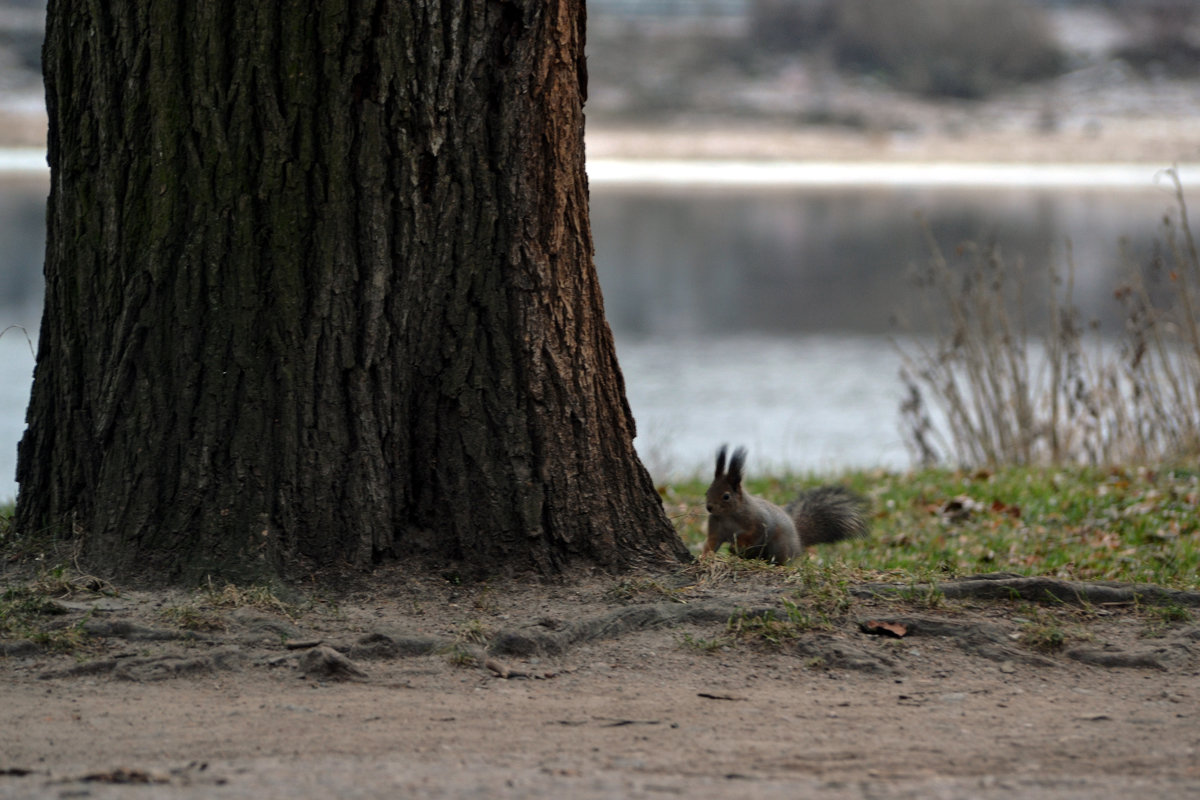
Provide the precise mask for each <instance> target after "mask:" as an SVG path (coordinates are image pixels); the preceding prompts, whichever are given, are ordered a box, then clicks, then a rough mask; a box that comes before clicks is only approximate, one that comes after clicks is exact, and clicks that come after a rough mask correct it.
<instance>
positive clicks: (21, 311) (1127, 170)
mask: <svg viewBox="0 0 1200 800" xmlns="http://www.w3.org/2000/svg"><path fill="white" fill-rule="evenodd" d="M39 158H40V156H39V155H38V154H28V153H25V154H21V153H17V154H15V155H14V154H13V153H8V154H5V153H0V176H2V177H0V252H3V253H4V254H5V257H4V259H3V261H2V263H0V328H4V327H7V326H9V325H22V326H24V327H25V328H26V329H28V331H29V333H30V337H31V338H32V337H34V336H35V333H36V327H37V318H38V314H39V313H40V302H41V263H42V257H43V239H44V235H45V233H44V232H45V223H44V199H45V193H46V188H45V187H46V183H47V180H46V175H45V173H44V159H43V160H42V161H40V162H39ZM589 173H590V175H591V183H592V228H593V237H594V240H595V246H596V266H597V270H598V272H599V275H600V281H601V284H602V286H603V289H604V294H605V305H606V313H607V315H608V319H609V322H610V324H611V325H612V327H613V330H614V333H615V335H616V338H617V346H618V354H619V357H620V360H621V365H622V369H623V371H624V373H625V380H626V387H627V391H628V395H629V401H630V405H631V406H632V408H633V412H634V416H635V418H636V420H637V424H638V432H639V435H638V440H637V445H638V450H639V452H640V453H641V455H642V458H643V460H645V461H646V463H647V465H648V466H649V467H650V469H651V471H652V472H653V473H654V474H655V476H656V477H658V478H667V477H672V476H678V475H690V474H695V473H699V472H703V473H707V471H708V470H709V469H710V468H711V462H712V459H713V454H714V452H715V450H716V448H717V447H718V446H719V445H720V444H721V443H723V442H729V443H731V444H743V445H746V446H747V447H749V448H750V451H751V452H750V462H749V469H750V471H751V473H760V472H762V471H765V470H767V469H771V470H785V469H786V470H794V471H820V472H831V471H837V470H841V469H846V468H851V467H871V466H880V467H886V468H891V469H902V468H904V467H906V466H907V465H908V464H909V456H908V453H907V452H906V450H905V447H904V443H903V439H902V436H901V433H900V429H899V426H898V410H899V404H900V401H901V399H902V396H903V391H902V386H901V384H900V382H899V379H898V371H899V358H898V356H897V354H896V352H895V350H894V348H893V346H892V343H891V337H892V336H894V335H896V334H898V333H903V332H906V331H912V332H914V333H916V334H921V333H924V332H927V331H928V329H929V327H930V325H929V322H930V317H929V315H928V313H927V312H925V311H923V310H922V309H921V308H920V307H919V305H918V304H917V302H916V298H917V294H916V290H915V289H914V288H913V282H912V275H911V269H912V267H913V266H914V265H917V264H922V263H926V262H927V261H928V259H929V257H930V245H929V243H928V241H927V237H926V233H925V231H924V229H923V225H924V226H927V228H928V231H929V232H930V234H931V235H932V237H933V239H934V240H935V241H936V242H937V245H938V246H939V247H940V248H941V249H942V250H943V251H944V252H945V253H946V254H947V255H948V256H950V257H951V258H953V257H954V254H955V253H956V252H958V251H959V250H960V247H961V245H962V244H963V243H965V242H976V243H980V244H985V245H986V244H994V245H996V246H997V247H998V248H999V252H1000V253H1002V254H1003V256H1004V258H1005V260H1006V261H1008V262H1011V263H1016V262H1018V261H1023V262H1024V263H1025V264H1026V266H1027V268H1029V269H1031V270H1033V271H1036V269H1037V268H1038V267H1041V266H1043V265H1045V264H1046V263H1049V262H1053V263H1055V264H1057V265H1059V266H1060V267H1061V266H1063V265H1064V264H1065V262H1066V252H1067V243H1068V242H1070V245H1071V250H1072V252H1073V256H1074V262H1075V265H1076V278H1075V285H1076V291H1075V300H1076V302H1077V304H1078V305H1079V306H1080V307H1081V308H1082V309H1083V311H1084V314H1085V315H1086V316H1087V317H1088V318H1089V319H1091V318H1095V319H1097V320H1099V321H1100V324H1101V326H1102V329H1104V326H1107V329H1108V330H1115V326H1116V325H1117V318H1116V317H1115V316H1114V311H1115V304H1114V302H1113V300H1112V290H1113V288H1114V287H1115V286H1116V285H1117V284H1118V283H1119V281H1120V277H1121V274H1122V263H1123V262H1122V248H1124V249H1125V250H1126V251H1127V252H1129V253H1132V254H1133V256H1134V257H1136V258H1144V257H1146V254H1148V253H1149V252H1150V249H1151V242H1152V241H1153V239H1154V237H1155V235H1156V233H1157V228H1158V224H1159V220H1160V219H1161V217H1162V216H1163V214H1164V213H1166V212H1168V211H1170V210H1171V209H1172V208H1173V197H1172V190H1171V188H1170V186H1169V184H1168V183H1167V182H1166V181H1164V180H1163V179H1162V178H1161V176H1158V175H1156V170H1154V169H1153V168H1149V167H1143V166H1130V165H1109V166H1088V165H1073V166H1055V165H1049V166H1038V167H1032V166H1016V167H1013V166H996V165H974V166H971V167H967V168H963V167H961V166H957V167H956V166H953V165H936V164H935V165H928V164H926V165H919V164H918V165H907V164H890V165H889V164H879V165H844V164H811V163H798V164H772V163H762V162H759V163H741V164H737V163H732V164H731V163H726V162H709V163H704V162H669V161H664V162H627V161H601V162H595V163H592V164H589ZM1193 175H1197V173H1196V172H1195V171H1194V169H1193V168H1190V167H1189V168H1188V169H1187V170H1185V172H1184V178H1185V185H1192V184H1193V183H1194V182H1193V181H1191V180H1190V178H1191V176H1193ZM1197 177H1200V175H1197ZM1189 196H1190V195H1189ZM918 215H920V218H921V219H923V220H924V222H921V221H919V220H918ZM1123 240H1124V241H1125V243H1124V244H1122V241H1123ZM1034 286H1035V289H1036V290H1035V291H1032V292H1031V293H1030V296H1031V297H1032V298H1033V299H1032V300H1031V306H1032V313H1034V314H1035V315H1036V314H1037V313H1038V312H1039V311H1040V310H1041V309H1043V308H1044V307H1045V303H1046V299H1045V292H1044V290H1043V289H1042V288H1041V287H1039V286H1038V285H1037V284H1036V282H1035V284H1034ZM897 318H901V319H905V320H907V322H906V324H904V325H899V326H898V324H897ZM30 350H31V342H29V341H28V340H27V339H26V337H25V334H24V332H23V331H22V330H19V329H9V330H8V332H7V333H5V335H4V336H2V337H0V499H4V498H9V499H11V497H12V496H13V495H14V494H15V491H16V486H15V483H14V480H13V474H14V471H15V461H16V457H15V456H16V442H17V441H18V440H19V438H20V436H21V432H22V430H23V428H24V408H25V404H26V402H27V400H28V393H29V384H30V380H31V376H32V369H33V356H32V354H31V352H30Z"/></svg>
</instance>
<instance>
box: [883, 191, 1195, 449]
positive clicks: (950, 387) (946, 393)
mask: <svg viewBox="0 0 1200 800" xmlns="http://www.w3.org/2000/svg"><path fill="white" fill-rule="evenodd" d="M1167 174H1168V175H1169V176H1170V178H1171V179H1172V180H1173V181H1174V185H1175V192H1176V205H1177V216H1176V217H1173V216H1172V215H1166V216H1165V217H1164V220H1163V226H1162V234H1161V239H1160V242H1159V247H1158V249H1157V252H1156V255H1155V256H1154V258H1153V259H1152V260H1151V262H1150V263H1149V264H1146V265H1137V264H1134V263H1133V262H1128V263H1129V266H1130V269H1129V276H1128V279H1127V280H1126V282H1125V283H1124V284H1123V285H1122V286H1120V287H1118V288H1117V289H1116V291H1115V296H1116V298H1117V300H1119V301H1120V302H1121V304H1122V308H1123V309H1124V312H1125V313H1124V318H1125V325H1124V330H1123V332H1122V335H1121V339H1120V341H1119V342H1117V343H1112V342H1105V341H1103V340H1101V339H1100V338H1099V337H1098V336H1096V337H1090V336H1087V335H1086V333H1087V332H1086V331H1085V327H1084V326H1083V325H1082V324H1081V321H1080V318H1079V312H1078V310H1077V309H1076V308H1075V307H1074V305H1073V304H1072V300H1071V295H1072V289H1073V277H1074V271H1075V264H1074V260H1073V258H1072V256H1071V254H1070V249H1069V248H1068V255H1067V269H1066V272H1065V274H1060V272H1059V270H1058V269H1057V268H1055V267H1054V266H1050V267H1048V268H1047V271H1046V274H1044V275H1030V274H1027V273H1026V271H1025V269H1024V265H1023V264H1022V263H1021V262H1019V261H1018V262H1016V263H1015V264H1010V263H1009V262H1008V261H1006V260H1005V259H1004V258H1003V257H1002V255H1001V253H1000V251H999V250H998V249H997V248H995V247H987V248H979V247H976V246H973V245H967V246H964V247H963V248H961V249H960V252H959V253H958V254H957V256H958V257H959V258H960V259H962V260H965V262H966V263H965V269H964V268H958V269H956V268H955V266H958V265H955V266H952V265H951V263H950V262H949V261H948V260H947V258H946V257H945V255H944V254H943V252H942V251H941V249H940V248H939V247H938V246H937V244H936V242H935V241H934V239H933V236H932V234H930V232H929V231H928V228H926V233H927V235H928V236H929V243H930V248H931V252H932V258H931V260H930V264H929V266H928V268H927V269H925V270H924V271H923V272H922V274H921V275H920V276H919V280H920V285H921V286H922V288H924V289H925V290H926V294H927V297H928V298H929V299H930V300H931V301H932V303H933V305H934V307H936V308H937V309H939V310H940V312H941V315H942V316H943V317H944V318H945V319H946V320H947V322H946V324H945V326H944V327H943V329H942V330H941V331H940V332H939V333H938V334H937V335H936V337H935V341H934V342H933V343H932V344H923V343H922V342H921V341H920V340H912V341H909V342H908V343H906V344H903V345H901V346H900V350H901V355H902V358H903V363H904V369H903V371H902V376H901V377H902V379H903V380H904V382H905V385H906V397H905V399H904V401H903V403H902V405H901V420H902V427H903V432H904V435H905V437H906V440H907V442H908V444H909V447H910V449H911V451H912V452H913V454H914V456H915V457H916V458H917V459H919V460H920V461H921V462H922V463H926V464H929V463H936V462H939V461H946V460H953V461H954V462H956V463H958V464H960V465H963V466H979V465H997V464H1046V463H1049V464H1063V463H1090V464H1118V463H1152V462H1159V461H1174V460H1179V459H1183V458H1187V457H1194V456H1196V455H1197V454H1200V256H1198V255H1197V248H1196V243H1195V240H1194V239H1193V237H1192V233H1191V229H1190V225H1189V222H1188V216H1187V204H1186V202H1185V200H1184V196H1183V188H1182V185H1181V184H1180V182H1179V178H1178V175H1177V174H1176V173H1175V172H1174V171H1173V170H1172V171H1168V173H1167ZM1037 280H1044V281H1045V283H1046V284H1047V287H1048V291H1047V292H1046V294H1047V296H1048V298H1049V308H1048V309H1047V311H1048V314H1047V317H1046V319H1047V322H1046V323H1045V325H1044V331H1043V332H1042V333H1041V334H1040V335H1035V334H1031V333H1030V325H1029V324H1028V314H1027V312H1028V309H1029V308H1030V306H1029V304H1028V303H1027V302H1026V297H1027V295H1030V294H1034V293H1030V292H1029V291H1028V289H1029V287H1030V286H1031V285H1034V284H1035V283H1036V281H1037ZM1093 339H1094V340H1093ZM943 429H944V430H943Z"/></svg>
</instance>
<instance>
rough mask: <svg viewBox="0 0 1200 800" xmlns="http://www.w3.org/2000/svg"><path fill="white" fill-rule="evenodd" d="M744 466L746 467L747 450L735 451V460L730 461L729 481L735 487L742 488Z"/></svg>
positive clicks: (742, 448) (740, 448) (741, 448)
mask: <svg viewBox="0 0 1200 800" xmlns="http://www.w3.org/2000/svg"><path fill="white" fill-rule="evenodd" d="M744 466H746V448H744V447H739V448H738V449H737V450H734V451H733V458H731V459H729V481H730V482H731V483H732V484H733V485H734V486H741V484H742V468H743V467H744Z"/></svg>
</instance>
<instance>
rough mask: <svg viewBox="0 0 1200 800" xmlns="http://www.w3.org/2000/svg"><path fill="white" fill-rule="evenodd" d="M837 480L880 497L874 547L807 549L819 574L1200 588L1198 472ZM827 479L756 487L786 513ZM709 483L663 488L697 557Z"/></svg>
mask: <svg viewBox="0 0 1200 800" xmlns="http://www.w3.org/2000/svg"><path fill="white" fill-rule="evenodd" d="M835 480H836V481H837V482H841V483H844V484H846V485H848V486H850V487H851V488H853V489H855V490H856V491H859V492H861V493H862V494H864V495H866V496H867V497H868V498H870V500H871V505H872V514H873V516H872V520H871V534H870V536H869V537H868V538H867V539H864V540H860V541H851V542H842V543H840V544H837V545H823V546H819V547H815V548H811V549H810V550H809V551H808V561H809V562H812V563H815V564H816V565H834V564H837V565H841V567H840V568H841V569H842V570H843V572H842V574H841V577H840V580H843V581H847V582H850V581H862V580H878V579H885V580H890V581H903V582H910V583H911V582H914V581H915V582H917V583H922V584H924V583H928V582H929V581H930V580H934V581H936V580H939V579H948V578H954V577H961V576H965V575H973V574H979V573H987V572H1012V573H1016V574H1019V575H1026V576H1049V577H1057V578H1064V579H1068V580H1079V581H1099V580H1105V581H1123V582H1131V583H1153V584H1157V585H1160V586H1165V587H1169V588H1174V589H1196V588H1197V587H1198V586H1200V511H1198V506H1200V471H1198V470H1196V469H1192V468H1167V467H1163V468H1159V469H1150V468H1129V469H1098V468H1085V467H1011V468H1003V469H996V470H979V471H975V472H963V471H957V470H950V469H928V470H920V471H915V472H907V473H892V472H882V471H864V472H856V473H851V474H847V475H843V476H838V477H837V478H836V479H835ZM822 482H828V479H819V478H812V477H806V478H791V477H786V478H762V479H757V480H749V481H747V486H748V488H749V490H750V491H751V492H752V493H754V494H757V495H759V496H761V497H765V498H767V499H769V500H771V501H772V502H775V503H779V504H781V505H782V504H784V503H786V502H787V501H788V500H790V499H791V498H792V497H793V496H794V494H795V492H796V491H797V490H798V489H800V488H802V487H806V486H813V485H816V484H819V483H822ZM706 486H707V484H706V482H703V481H690V482H685V483H677V484H673V485H672V486H670V487H669V488H667V489H665V490H664V491H663V498H664V502H665V503H666V506H667V511H668V514H669V516H671V517H672V518H673V520H674V522H675V525H676V528H677V530H678V531H679V534H680V536H681V537H682V538H683V540H684V541H685V542H686V543H687V544H688V546H689V547H690V548H691V549H692V551H693V552H694V553H699V551H700V546H701V544H702V543H703V541H704V531H705V520H706V518H707V515H706V514H705V512H704V490H705V488H706ZM800 567H801V568H802V569H803V568H804V565H803V564H801V565H800ZM725 568H726V569H728V567H725ZM914 585H915V584H914ZM936 599H937V598H926V600H927V601H933V602H934V604H936V602H935V601H936Z"/></svg>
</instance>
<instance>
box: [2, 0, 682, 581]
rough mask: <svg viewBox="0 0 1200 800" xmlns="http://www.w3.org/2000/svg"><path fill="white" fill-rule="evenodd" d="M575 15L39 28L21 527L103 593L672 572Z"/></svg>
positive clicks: (567, 11)
mask: <svg viewBox="0 0 1200 800" xmlns="http://www.w3.org/2000/svg"><path fill="white" fill-rule="evenodd" d="M583 37H584V12H583V1H582V0H453V2H451V1H450V0H445V2H438V0H376V2H365V3H361V4H340V3H335V2H330V3H317V4H311V3H307V2H303V3H302V2H285V1H284V0H274V2H261V3H246V2H242V3H238V2H199V0H142V1H141V2H127V1H124V0H122V1H121V2H113V3H102V4H96V3H86V2H80V1H79V0H51V2H50V4H49V9H48V22H47V36H46V45H45V53H44V64H45V71H46V92H47V105H48V110H49V115H50V139H49V160H50V166H51V192H50V200H49V222H48V238H49V241H48V244H47V251H46V281H47V289H46V307H45V314H44V317H43V322H42V332H41V340H40V344H39V354H38V362H37V368H36V372H35V377H34V386H33V397H32V401H31V405H30V409H29V416H28V423H29V427H28V430H27V432H26V434H25V437H24V439H23V440H22V442H21V446H20V451H19V463H18V482H19V487H20V491H19V497H18V503H17V526H18V530H20V531H22V532H23V534H27V535H28V534H32V533H34V532H35V531H38V530H43V529H46V528H50V529H51V530H53V531H54V532H55V534H56V535H58V536H61V537H64V538H65V537H70V538H74V539H76V540H77V541H78V542H79V544H80V546H81V548H82V552H83V553H84V554H85V556H86V557H87V558H88V560H89V562H90V563H92V564H94V565H96V566H97V567H98V568H101V569H105V570H107V571H109V572H111V573H114V574H117V575H125V576H138V577H148V578H152V579H157V580H192V579H196V578H200V577H203V576H205V575H221V576H225V577H233V578H240V579H253V578H258V577H262V576H266V575H274V574H279V572H280V570H284V571H285V572H286V571H288V568H298V567H303V568H306V569H307V568H312V567H314V566H322V565H366V564H369V563H371V562H372V561H377V560H379V559H381V558H383V557H387V556H392V555H396V556H404V555H407V554H413V553H423V554H429V555H434V556H437V557H444V558H448V559H453V560H458V561H461V562H465V566H466V567H467V568H469V569H470V570H472V571H484V572H489V573H494V572H503V571H512V570H528V569H531V568H532V569H534V570H537V571H539V572H541V573H550V574H552V573H555V572H558V571H560V570H563V569H564V568H566V567H568V566H571V565H576V564H580V565H598V566H601V567H603V568H607V569H614V570H616V569H623V568H627V567H631V566H636V565H643V564H651V563H660V564H661V563H664V562H667V563H671V562H677V561H678V560H680V559H683V558H686V557H687V556H686V550H685V549H684V548H683V546H682V544H681V543H680V541H679V539H678V537H677V536H676V535H675V533H674V531H673V530H672V528H671V526H670V523H669V522H668V521H667V519H666V518H665V516H664V514H663V511H662V507H661V504H660V502H659V499H658V496H657V494H656V492H655V489H654V486H653V485H652V483H651V481H650V479H649V477H648V475H647V473H646V471H645V469H644V468H643V467H642V465H641V463H640V462H639V460H638V459H637V456H636V454H635V453H634V450H633V446H632V439H633V422H632V419H631V416H630V412H629V408H628V405H627V403H626V400H625V394H624V385H623V382H622V378H621V373H620V370H619V368H618V366H617V362H616V357H615V352H614V348H613V342H612V335H611V332H610V330H609V328H608V325H607V323H606V322H605V319H604V311H603V305H602V301H601V296H600V289H599V287H598V285H597V281H596V275H595V270H594V267H593V264H592V245H591V232H590V228H589V225H588V218H587V203H588V197H587V177H586V174H585V171H584V152H583V113H582V101H583V94H584V87H585V83H586V74H585V67H584V59H583Z"/></svg>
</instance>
